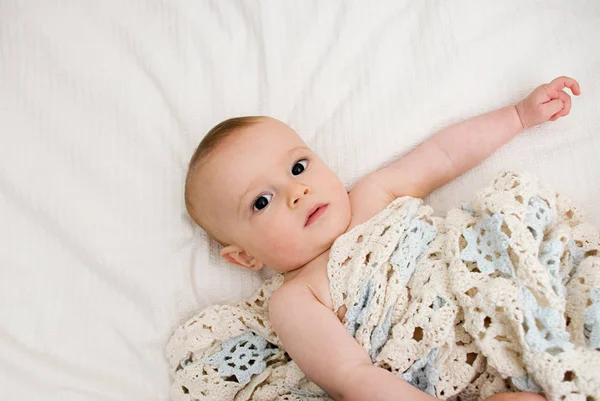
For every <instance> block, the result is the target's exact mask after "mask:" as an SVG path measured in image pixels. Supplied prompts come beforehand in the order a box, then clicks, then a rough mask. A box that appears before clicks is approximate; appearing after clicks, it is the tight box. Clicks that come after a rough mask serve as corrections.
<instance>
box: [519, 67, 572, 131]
mask: <svg viewBox="0 0 600 401" xmlns="http://www.w3.org/2000/svg"><path fill="white" fill-rule="evenodd" d="M563 88H570V89H571V92H573V94H574V95H576V96H579V94H580V93H581V91H580V90H579V84H578V83H577V81H575V80H574V79H573V78H569V77H558V78H556V79H554V80H553V81H552V82H550V83H549V84H543V85H540V86H538V87H537V88H535V90H534V91H533V92H531V94H530V95H529V96H527V97H526V98H525V99H523V100H522V101H520V102H519V103H517V105H516V106H515V107H516V108H517V114H518V115H519V118H520V119H521V124H522V125H523V129H527V128H530V127H534V126H536V125H539V124H542V123H545V122H546V121H554V120H556V119H557V118H559V117H564V116H566V115H568V114H569V111H571V96H569V95H568V94H567V93H566V92H565V91H563V90H562V89H563Z"/></svg>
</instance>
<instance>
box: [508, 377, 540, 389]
mask: <svg viewBox="0 0 600 401" xmlns="http://www.w3.org/2000/svg"><path fill="white" fill-rule="evenodd" d="M510 381H511V382H512V384H513V386H515V387H516V388H517V390H519V391H526V392H530V393H540V392H541V391H542V388H541V387H540V386H539V385H538V384H537V383H536V381H535V380H533V378H532V377H531V376H529V375H523V376H514V377H511V378H510Z"/></svg>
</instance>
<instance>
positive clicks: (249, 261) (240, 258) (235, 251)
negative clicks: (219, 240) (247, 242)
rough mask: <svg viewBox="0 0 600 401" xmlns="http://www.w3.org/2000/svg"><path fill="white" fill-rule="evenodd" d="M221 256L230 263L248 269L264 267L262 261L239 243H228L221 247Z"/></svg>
mask: <svg viewBox="0 0 600 401" xmlns="http://www.w3.org/2000/svg"><path fill="white" fill-rule="evenodd" d="M221 256H222V257H223V259H225V260H226V261H228V262H229V263H231V264H234V265H237V266H241V267H245V268H246V269H250V270H260V269H262V268H263V264H262V263H261V262H259V261H258V260H256V258H255V257H254V256H252V255H250V254H248V253H247V252H246V251H244V250H243V249H242V248H241V247H239V246H237V245H227V246H226V247H225V248H223V249H221Z"/></svg>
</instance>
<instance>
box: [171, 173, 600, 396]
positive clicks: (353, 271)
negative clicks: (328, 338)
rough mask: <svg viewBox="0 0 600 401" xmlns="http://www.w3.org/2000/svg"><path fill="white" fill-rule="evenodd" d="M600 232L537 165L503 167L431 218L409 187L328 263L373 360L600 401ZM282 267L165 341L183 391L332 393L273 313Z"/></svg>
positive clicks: (472, 389) (442, 383)
mask: <svg viewBox="0 0 600 401" xmlns="http://www.w3.org/2000/svg"><path fill="white" fill-rule="evenodd" d="M599 251H600V231H599V230H598V229H597V228H595V227H593V226H591V225H590V224H586V223H584V222H583V217H582V213H581V211H580V210H578V209H577V208H576V207H575V206H573V204H572V203H571V202H570V201H569V200H568V199H567V198H564V197H562V196H561V195H558V194H556V193H555V192H552V191H548V190H546V189H542V188H540V186H539V185H538V183H537V181H536V180H535V179H533V178H532V177H531V176H528V175H518V174H514V173H505V174H502V175H501V176H499V177H498V178H497V179H496V180H495V181H494V182H493V183H492V185H491V186H489V187H487V188H484V189H483V190H481V191H479V192H478V193H477V194H476V196H475V197H474V198H473V200H472V201H471V203H470V204H466V205H463V206H462V207H460V208H456V209H453V210H451V211H450V212H448V214H447V216H446V218H440V217H434V216H433V211H432V209H431V208H430V207H428V206H425V205H424V204H423V202H422V201H421V200H420V199H415V198H410V197H404V198H399V199H397V200H395V201H394V202H392V203H391V204H390V205H389V206H388V207H387V208H386V209H385V210H383V211H382V212H380V213H379V214H377V215H376V216H375V217H373V218H372V219H371V220H369V221H368V222H366V223H365V224H362V225H359V226H357V227H355V228H354V229H352V230H351V231H349V232H348V233H346V234H344V235H342V236H341V237H339V238H338V239H337V240H336V242H335V244H334V245H333V247H332V249H331V256H330V260H329V264H328V275H329V279H330V289H331V296H332V300H333V304H334V310H335V311H336V312H338V311H341V312H342V313H345V315H344V319H343V324H344V325H345V327H346V328H347V330H348V332H349V333H350V334H351V335H352V336H353V337H354V338H355V339H356V341H357V342H358V343H359V344H360V345H361V346H362V347H363V348H364V349H365V351H366V352H367V353H368V354H369V356H370V357H371V360H372V361H373V364H375V365H376V366H379V367H381V368H383V369H387V370H389V371H391V372H393V373H395V374H396V375H398V376H399V377H401V378H402V379H404V380H406V381H407V382H408V383H410V384H412V385H413V386H416V387H418V388H419V389H421V390H422V391H425V392H427V393H429V394H431V395H433V396H435V397H438V398H441V399H458V397H460V400H463V401H464V400H477V399H483V398H485V397H487V396H489V395H491V394H493V393H497V392H503V391H533V392H538V393H541V394H543V395H544V396H545V397H546V398H547V399H548V400H550V401H554V400H556V401H558V400H582V401H593V400H600V352H599V351H600V255H599V254H598V252H599ZM282 282H283V276H281V275H278V276H275V277H274V278H273V279H271V280H269V281H267V282H266V283H265V284H264V285H263V286H262V287H261V288H260V289H259V291H257V293H256V294H255V295H254V296H253V297H251V298H249V299H246V300H244V301H242V302H240V303H238V304H235V305H215V306H211V307H209V308H207V309H205V310H203V311H201V312H200V313H199V314H198V315H197V316H194V317H193V318H192V319H190V320H189V321H188V322H187V323H185V324H184V325H183V326H181V327H180V328H178V329H177V330H176V332H175V334H174V335H173V337H172V338H171V340H170V341H169V343H168V350H167V353H168V359H169V362H170V369H171V374H172V377H173V386H172V397H173V399H175V400H186V401H187V400H190V401H191V400H200V399H201V400H236V401H237V400H308V399H310V400H328V399H329V398H328V397H327V394H326V393H325V392H323V391H322V390H321V389H320V388H319V387H317V386H316V385H315V384H314V383H312V382H311V381H310V380H308V379H307V378H306V377H305V376H304V374H303V373H302V372H301V371H300V369H299V368H298V367H297V365H296V364H295V363H294V362H293V361H292V360H291V359H290V357H289V356H288V354H287V353H286V352H285V350H284V349H283V348H282V345H281V343H280V341H279V340H278V338H277V336H276V335H275V333H274V332H273V331H272V330H271V327H270V325H269V320H268V304H269V298H270V296H271V294H272V293H273V291H275V290H276V289H277V288H278V287H279V286H280V285H281V284H282Z"/></svg>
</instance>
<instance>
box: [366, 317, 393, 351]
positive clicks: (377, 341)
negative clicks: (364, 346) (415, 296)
mask: <svg viewBox="0 0 600 401" xmlns="http://www.w3.org/2000/svg"><path fill="white" fill-rule="evenodd" d="M391 325H392V308H391V307H389V308H388V310H387V311H386V313H385V317H384V318H383V322H381V324H380V325H379V326H377V327H375V329H374V330H373V333H371V351H370V352H369V356H370V357H371V360H372V361H375V358H376V357H377V355H379V352H381V349H382V348H383V346H384V345H385V343H386V342H387V340H388V337H389V336H390V326H391Z"/></svg>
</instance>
